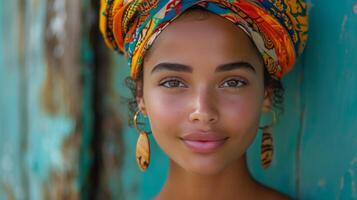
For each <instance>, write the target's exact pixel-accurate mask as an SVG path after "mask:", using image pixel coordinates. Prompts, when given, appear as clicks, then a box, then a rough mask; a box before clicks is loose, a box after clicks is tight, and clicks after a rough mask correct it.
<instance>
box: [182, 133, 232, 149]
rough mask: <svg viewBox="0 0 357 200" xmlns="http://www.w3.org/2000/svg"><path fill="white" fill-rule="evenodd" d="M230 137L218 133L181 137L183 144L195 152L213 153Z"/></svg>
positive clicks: (192, 134) (191, 134) (193, 134)
mask: <svg viewBox="0 0 357 200" xmlns="http://www.w3.org/2000/svg"><path fill="white" fill-rule="evenodd" d="M227 139H228V137H225V136H222V135H220V134H216V133H202V132H197V133H190V134H187V135H184V136H183V137H181V140H182V142H183V143H184V144H185V145H186V146H187V147H188V148H189V149H190V150H192V151H193V152H197V153H211V152H214V151H216V150H217V149H218V148H219V147H221V146H222V145H223V144H224V143H225V142H226V141H227Z"/></svg>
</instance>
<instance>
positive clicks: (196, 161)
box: [181, 155, 227, 176]
mask: <svg viewBox="0 0 357 200" xmlns="http://www.w3.org/2000/svg"><path fill="white" fill-rule="evenodd" d="M190 159H192V160H190V161H186V162H185V163H184V164H183V165H181V167H182V168H184V169H185V170H186V171H188V172H189V173H192V174H196V175H201V176H202V175H204V176H211V175H216V174H219V173H220V172H222V171H223V170H224V169H225V168H226V167H227V165H226V162H225V161H223V160H220V159H214V158H212V157H210V156H209V155H207V157H204V156H203V157H200V158H197V157H196V158H190Z"/></svg>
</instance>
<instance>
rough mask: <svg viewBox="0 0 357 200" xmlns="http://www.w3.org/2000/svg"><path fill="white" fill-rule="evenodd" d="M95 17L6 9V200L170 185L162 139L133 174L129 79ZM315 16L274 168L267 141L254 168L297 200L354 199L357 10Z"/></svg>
mask: <svg viewBox="0 0 357 200" xmlns="http://www.w3.org/2000/svg"><path fill="white" fill-rule="evenodd" d="M5 6H6V7H5ZM97 9H98V2H97V1H95V0H92V1H90V0H82V1H71V0H63V1H61V0H27V1H21V0H14V1H6V2H5V0H0V16H1V17H0V199H1V200H2V199H64V198H65V199H80V198H82V199H87V198H89V197H94V195H96V196H95V197H97V198H100V199H149V198H150V197H153V196H154V195H155V194H156V193H157V192H158V191H159V190H160V188H161V186H162V184H163V183H164V181H165V178H166V172H167V169H168V159H167V157H166V156H165V155H164V154H163V152H162V151H161V150H160V149H159V147H158V146H157V144H156V143H155V141H154V140H153V138H150V139H151V144H152V149H153V152H152V160H151V164H150V168H149V170H148V171H147V172H145V173H141V172H140V171H139V170H138V168H137V166H136V161H135V144H136V139H137V133H136V132H135V130H134V129H132V128H130V127H128V126H127V120H128V119H127V114H126V113H127V108H126V105H125V103H124V97H128V96H129V91H128V89H126V88H125V86H124V84H123V82H124V78H125V77H126V76H128V75H129V70H128V67H127V66H126V63H125V60H124V59H123V57H121V56H119V55H117V54H115V53H113V52H110V51H108V50H107V49H106V47H105V46H104V44H103V42H102V39H101V36H100V35H99V32H98V28H97V24H96V16H97ZM309 9H310V10H309V14H310V32H309V40H308V44H307V48H306V50H305V53H304V55H303V56H302V57H301V58H300V59H299V60H298V62H297V64H296V66H295V68H294V70H293V71H292V72H290V73H289V74H287V75H286V76H285V77H284V78H283V83H284V86H285V89H286V94H285V95H286V96H285V105H284V106H285V113H284V114H283V115H282V116H281V117H280V119H279V122H278V124H277V125H276V126H275V128H274V130H273V134H274V142H275V143H274V145H275V155H274V156H275V157H274V161H273V163H272V166H271V167H270V168H269V169H268V170H263V169H261V167H260V160H259V155H260V153H259V152H260V148H259V145H260V139H261V133H259V134H258V136H257V138H256V140H255V142H254V144H253V145H252V146H251V148H250V149H249V150H248V163H249V168H250V171H251V172H252V174H253V176H254V177H255V178H256V179H257V180H259V181H260V182H262V183H264V184H266V185H269V186H271V187H273V188H275V189H277V190H280V191H282V192H284V193H286V194H288V195H290V196H291V197H293V198H295V199H357V186H356V181H357V177H356V176H357V175H356V173H357V92H356V91H357V90H356V87H357V1H355V0H345V1H332V0H326V1H317V0H311V1H310V2H309ZM149 128H150V127H149V126H147V129H149Z"/></svg>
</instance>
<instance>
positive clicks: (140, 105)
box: [136, 81, 147, 115]
mask: <svg viewBox="0 0 357 200" xmlns="http://www.w3.org/2000/svg"><path fill="white" fill-rule="evenodd" d="M136 94H137V95H136V103H137V104H138V108H139V110H140V111H141V112H142V113H143V114H144V115H147V114H146V107H145V101H144V98H143V85H142V82H141V81H139V82H137V84H136Z"/></svg>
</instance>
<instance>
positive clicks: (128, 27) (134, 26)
mask: <svg viewBox="0 0 357 200" xmlns="http://www.w3.org/2000/svg"><path fill="white" fill-rule="evenodd" d="M195 5H196V6H200V7H202V8H204V9H206V10H207V11H210V12H212V13H215V14H217V15H219V16H222V17H224V18H225V19H227V20H229V21H231V22H232V23H234V24H235V25H237V27H240V28H242V29H243V30H244V31H245V32H246V33H247V34H248V36H249V37H250V38H251V40H252V41H253V42H254V43H255V45H256V46H257V49H258V51H259V52H260V53H261V55H262V58H263V60H264V64H265V66H266V68H267V70H268V72H269V74H270V75H271V76H272V77H273V78H275V79H281V77H282V75H284V74H285V73H287V72H288V71H290V70H291V69H292V67H293V65H294V63H295V60H296V58H297V56H299V55H300V54H301V53H302V51H303V49H304V47H305V43H306V40H307V29H308V26H307V22H308V21H307V8H306V7H307V6H306V3H305V2H304V0H226V1H223V0H196V1H194V0H101V13H100V30H101V32H102V34H103V36H104V38H105V42H106V44H107V45H108V46H109V47H110V48H113V49H115V50H117V51H118V52H120V53H124V55H125V58H126V59H127V61H128V64H129V66H130V67H131V74H130V75H131V77H132V78H134V79H135V78H136V77H137V74H138V72H139V70H140V67H141V65H142V62H143V58H144V55H145V52H146V51H147V50H148V49H149V48H150V46H151V45H152V43H153V42H154V40H155V38H156V37H157V36H158V35H159V34H160V32H161V31H162V30H163V29H164V28H165V27H166V26H167V25H169V24H170V23H171V22H172V21H173V20H174V19H175V18H177V17H178V16H179V15H180V14H181V13H183V12H184V11H185V10H187V9H188V8H190V7H192V6H195Z"/></svg>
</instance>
